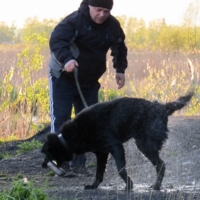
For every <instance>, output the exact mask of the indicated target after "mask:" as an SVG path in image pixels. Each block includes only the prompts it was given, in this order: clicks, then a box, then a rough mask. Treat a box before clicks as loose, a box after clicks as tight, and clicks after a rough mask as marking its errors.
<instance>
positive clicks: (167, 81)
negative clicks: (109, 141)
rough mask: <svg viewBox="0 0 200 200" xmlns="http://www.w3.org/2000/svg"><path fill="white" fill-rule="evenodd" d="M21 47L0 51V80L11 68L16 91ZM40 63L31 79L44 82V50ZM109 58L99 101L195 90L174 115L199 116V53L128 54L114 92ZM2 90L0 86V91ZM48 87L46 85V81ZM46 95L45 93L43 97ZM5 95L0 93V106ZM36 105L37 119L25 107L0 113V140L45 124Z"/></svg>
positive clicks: (164, 97) (168, 95)
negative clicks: (120, 85)
mask: <svg viewBox="0 0 200 200" xmlns="http://www.w3.org/2000/svg"><path fill="white" fill-rule="evenodd" d="M22 49H23V48H20V47H19V48H15V47H13V46H9V47H4V48H2V47H1V48H0V70H1V71H0V72H1V73H0V80H4V78H5V75H6V74H8V72H9V70H10V69H11V68H12V69H13V76H12V78H11V80H10V84H12V85H14V86H15V87H16V90H17V93H19V92H20V91H18V89H17V88H20V87H18V86H20V85H21V84H22V83H23V78H21V77H20V73H21V72H20V70H21V69H18V68H17V67H16V66H17V62H18V57H17V54H18V53H20V52H21V50H22ZM43 55H44V61H43V66H42V68H41V70H39V71H37V72H36V73H33V79H34V80H37V79H39V78H42V79H43V80H46V81H47V79H48V61H49V58H50V55H49V53H48V49H46V50H44V51H43ZM111 60H112V58H111V57H110V56H109V54H108V62H107V66H108V68H107V72H106V73H105V74H104V76H103V77H102V78H101V80H100V81H101V85H102V88H101V92H100V101H105V100H110V99H113V98H115V97H119V96H131V97H141V98H146V99H149V100H155V99H156V100H158V101H161V102H166V101H170V100H174V99H176V98H177V97H179V96H180V95H183V94H185V93H186V92H187V91H188V90H189V89H191V88H193V89H194V90H195V91H196V95H195V98H194V99H193V102H192V106H189V107H188V108H187V109H184V111H181V112H179V113H177V114H182V115H198V114H200V102H199V98H200V79H199V72H200V56H199V54H187V55H186V54H183V53H176V54H175V53H162V52H145V51H144V52H129V54H128V62H129V66H128V68H127V70H126V86H125V87H124V88H123V89H121V90H117V85H116V81H115V70H114V69H113V68H112V62H111ZM2 87H4V86H3V85H1V88H2ZM46 87H48V82H46ZM46 95H47V96H48V93H47V94H46ZM8 97H9V96H6V95H5V96H3V94H1V104H2V103H5V101H6V99H7V98H8ZM40 101H41V102H39V103H38V105H37V108H38V112H37V116H33V114H32V112H31V108H30V104H29V107H25V105H23V103H22V105H20V107H19V105H14V104H13V105H9V106H7V107H6V109H3V110H1V113H0V140H13V139H22V138H23V139H24V138H27V137H30V136H32V135H33V134H35V133H36V132H37V131H38V130H39V129H41V128H42V127H43V126H42V124H44V123H48V122H49V120H50V118H49V113H48V109H47V110H46V111H44V110H42V109H40V106H41V105H42V104H43V102H42V100H40Z"/></svg>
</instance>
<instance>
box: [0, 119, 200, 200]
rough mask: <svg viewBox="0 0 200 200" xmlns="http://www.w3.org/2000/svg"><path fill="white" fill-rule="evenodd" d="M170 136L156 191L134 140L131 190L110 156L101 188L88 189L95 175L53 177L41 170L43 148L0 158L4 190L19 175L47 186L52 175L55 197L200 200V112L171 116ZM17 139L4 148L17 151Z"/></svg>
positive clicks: (128, 151) (129, 164) (152, 173)
mask: <svg viewBox="0 0 200 200" xmlns="http://www.w3.org/2000/svg"><path fill="white" fill-rule="evenodd" d="M168 127H169V131H170V132H169V139H168V140H167V142H166V144H165V146H164V148H163V150H162V151H161V157H162V159H163V160H164V161H165V162H166V173H165V178H164V180H163V184H162V188H161V191H160V192H158V191H152V190H150V189H149V186H150V185H151V184H152V183H153V182H154V179H155V169H154V168H153V166H152V165H151V163H150V162H149V161H148V160H147V159H146V158H145V157H143V156H142V155H141V153H140V152H139V151H138V150H137V148H136V147H135V143H134V140H131V141H129V142H127V143H126V144H125V145H124V147H125V150H126V159H127V171H128V174H129V175H130V176H131V178H132V179H133V181H134V189H133V191H132V192H131V193H129V194H128V193H126V192H125V191H123V189H124V186H125V185H124V183H123V181H122V180H121V179H120V177H119V176H118V174H117V173H116V171H117V170H116V166H115V163H114V160H113V159H112V157H110V158H109V161H108V165H107V169H106V173H105V177H104V180H103V182H102V183H101V185H100V187H99V188H98V189H97V190H94V191H84V190H83V186H84V185H85V184H88V183H91V182H92V181H93V178H94V177H93V176H91V177H74V178H60V177H56V176H49V175H48V174H49V171H50V170H49V169H43V168H42V167H41V163H42V161H43V158H44V156H43V155H42V154H41V153H40V150H39V149H38V150H34V151H31V152H27V153H24V154H21V155H18V156H15V157H12V158H9V159H4V160H0V174H1V175H5V176H3V177H0V190H1V189H2V188H3V187H4V188H9V187H10V184H11V182H12V181H13V179H14V178H15V177H16V175H17V174H19V173H21V174H22V175H23V177H26V178H28V180H34V181H35V182H36V183H37V184H38V185H41V186H42V185H43V184H44V182H45V180H47V178H48V187H47V192H48V194H49V195H50V197H51V199H56V200H57V199H62V200H63V199H67V200H71V199H86V200H90V199H91V200H93V199H98V200H103V199H109V200H111V199H113V200H114V199H122V200H123V199H134V200H137V199H138V200H147V199H148V200H149V199H153V200H155V199H158V200H161V199H162V200H164V199H167V200H176V199H177V200H197V199H198V200H200V116H195V117H181V116H173V117H170V118H169V125H168ZM47 131H48V128H47V129H46V130H45V131H44V132H42V133H40V134H37V135H36V137H35V139H38V140H40V141H44V139H45V136H46V134H47ZM17 144H18V143H17V142H11V143H7V144H1V145H0V152H1V153H2V152H9V153H13V152H14V151H16V150H17V146H16V145H17ZM87 158H88V159H87V162H88V163H87V164H88V165H90V166H91V167H90V170H91V171H92V172H93V173H95V170H96V167H95V164H96V160H95V157H94V156H93V154H90V153H88V154H87Z"/></svg>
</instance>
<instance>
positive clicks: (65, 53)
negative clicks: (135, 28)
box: [49, 18, 76, 64]
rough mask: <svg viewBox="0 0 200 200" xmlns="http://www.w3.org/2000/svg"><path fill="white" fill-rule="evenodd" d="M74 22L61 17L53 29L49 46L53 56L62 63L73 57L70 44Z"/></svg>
mask: <svg viewBox="0 0 200 200" xmlns="http://www.w3.org/2000/svg"><path fill="white" fill-rule="evenodd" d="M75 32H76V31H75V28H74V24H73V23H72V22H71V21H69V20H68V19H67V18H65V19H63V20H62V21H61V22H60V23H59V24H58V25H57V26H56V27H55V29H54V30H53V32H52V34H51V37H50V40H49V46H50V50H51V52H53V54H54V56H55V58H56V59H57V60H58V61H59V62H60V63H63V64H66V63H67V62H68V61H69V60H71V59H74V57H73V56H72V53H71V51H70V45H71V44H72V43H73V41H74V39H75V37H76V34H75Z"/></svg>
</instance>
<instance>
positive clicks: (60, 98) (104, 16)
mask: <svg viewBox="0 0 200 200" xmlns="http://www.w3.org/2000/svg"><path fill="white" fill-rule="evenodd" d="M112 6H113V0H83V1H82V3H81V5H80V8H79V9H78V10H77V11H75V12H73V13H71V14H70V15H68V16H67V17H65V18H64V19H63V20H62V21H61V22H60V23H59V24H58V25H57V26H56V27H55V29H54V30H53V32H52V34H51V37H50V42H49V43H50V50H51V54H52V56H51V61H50V64H49V70H50V73H49V84H50V87H49V88H50V89H49V90H50V115H51V132H52V133H53V132H56V133H58V134H59V129H60V127H61V125H62V124H63V123H64V122H65V121H67V120H68V119H70V117H71V111H72V106H74V109H75V114H77V113H79V112H80V111H81V110H82V109H83V108H84V104H83V102H82V100H81V98H80V95H79V92H78V90H77V86H76V82H75V77H74V68H75V67H77V68H78V80H79V83H80V87H81V90H82V93H83V96H84V98H85V100H86V103H87V105H88V106H90V105H92V104H95V103H97V102H98V91H99V88H100V84H99V82H98V80H99V78H100V77H101V76H102V75H103V73H104V72H105V71H106V54H107V52H108V50H109V49H110V48H111V55H112V56H113V67H114V68H115V69H116V81H117V85H118V89H120V88H122V87H123V86H124V84H125V76H124V72H125V69H126V68H127V58H126V57H127V48H126V46H125V43H124V40H125V35H124V33H123V30H122V28H121V27H120V24H119V22H118V21H117V19H115V18H114V17H113V16H112V15H111V14H110V11H111V9H112ZM85 162H86V157H85V155H82V156H79V157H76V158H75V159H74V160H73V162H72V163H71V167H72V166H73V167H74V168H73V169H74V170H75V171H76V173H77V171H79V172H80V173H81V172H83V173H85V172H86V169H85Z"/></svg>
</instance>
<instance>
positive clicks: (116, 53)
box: [111, 27, 128, 73]
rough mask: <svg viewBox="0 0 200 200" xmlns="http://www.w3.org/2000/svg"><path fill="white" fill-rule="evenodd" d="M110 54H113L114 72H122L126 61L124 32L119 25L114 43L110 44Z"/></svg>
mask: <svg viewBox="0 0 200 200" xmlns="http://www.w3.org/2000/svg"><path fill="white" fill-rule="evenodd" d="M111 56H113V67H114V68H115V69H116V72H117V73H124V72H125V69H126V68H127V65H128V62H127V47H126V45H125V34H124V32H123V30H122V28H121V27H120V31H119V36H118V38H117V41H116V43H115V44H113V45H112V46H111Z"/></svg>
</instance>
